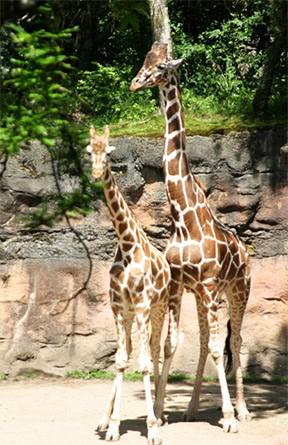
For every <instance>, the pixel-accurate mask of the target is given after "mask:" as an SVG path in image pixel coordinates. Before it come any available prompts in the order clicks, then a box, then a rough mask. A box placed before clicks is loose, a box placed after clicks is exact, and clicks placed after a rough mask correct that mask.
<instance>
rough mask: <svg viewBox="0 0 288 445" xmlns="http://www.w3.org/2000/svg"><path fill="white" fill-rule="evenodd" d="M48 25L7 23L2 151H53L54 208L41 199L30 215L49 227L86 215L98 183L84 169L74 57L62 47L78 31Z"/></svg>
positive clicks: (83, 135) (34, 224) (34, 222)
mask: <svg viewBox="0 0 288 445" xmlns="http://www.w3.org/2000/svg"><path fill="white" fill-rule="evenodd" d="M49 12H51V10H50V8H49V7H46V9H45V8H44V9H43V7H42V8H41V13H42V14H43V13H45V14H46V13H49ZM45 23H46V21H45V20H43V19H42V21H41V23H40V25H41V26H40V27H39V26H38V25H37V23H36V24H35V25H34V29H33V30H31V29H30V30H29V32H28V30H26V29H24V27H22V26H20V25H16V24H12V23H11V24H9V25H7V26H6V34H7V36H8V37H9V39H10V46H11V49H10V53H9V54H10V55H11V54H12V57H10V60H9V63H7V64H6V66H7V69H6V70H4V72H3V70H2V77H3V83H4V88H5V91H4V97H2V101H1V106H2V109H1V111H2V113H1V126H2V130H1V135H0V144H1V152H0V155H1V157H3V159H5V158H6V159H7V157H8V156H11V155H14V154H16V153H17V152H18V151H19V149H20V148H26V149H29V144H30V141H32V140H38V141H39V142H41V144H43V145H44V146H45V147H46V149H47V151H48V153H49V155H50V160H51V164H52V169H53V173H54V178H55V182H56V187H57V196H55V199H54V204H53V206H51V203H50V204H49V203H48V202H47V201H46V202H44V201H43V204H42V206H39V207H38V208H37V210H36V212H35V213H34V214H33V215H31V217H29V218H28V219H27V224H28V225H30V226H31V227H37V226H38V225H48V226H51V225H52V224H53V222H54V221H57V220H60V219H61V218H63V217H74V216H76V215H77V214H78V213H81V214H86V213H87V212H89V211H91V209H92V206H91V202H92V201H93V200H94V199H95V198H96V197H98V196H99V186H98V185H94V184H90V182H89V179H88V176H87V175H86V174H85V173H84V168H83V161H82V158H83V153H82V150H83V148H84V145H86V142H85V139H86V138H87V136H88V131H87V130H85V129H83V128H81V127H80V126H79V124H76V122H74V121H73V111H74V110H75V109H76V108H77V106H78V100H77V97H76V96H75V94H74V93H73V91H72V90H71V88H70V85H69V81H70V77H71V73H73V67H72V63H71V62H72V58H71V57H68V56H67V55H65V54H63V51H62V49H61V44H62V43H63V42H64V41H65V42H66V41H67V40H69V39H70V38H72V36H73V35H74V34H75V32H76V29H75V28H74V29H64V30H61V31H59V32H51V31H50V30H48V29H44V26H45ZM68 173H69V174H70V175H71V174H72V175H74V176H75V175H76V176H77V177H78V183H77V186H76V187H75V189H74V190H73V191H72V192H71V193H66V194H63V192H62V190H61V186H60V177H61V176H62V175H63V174H68ZM100 192H101V191H100ZM101 195H102V193H101Z"/></svg>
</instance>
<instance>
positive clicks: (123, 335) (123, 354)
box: [104, 307, 133, 441]
mask: <svg viewBox="0 0 288 445" xmlns="http://www.w3.org/2000/svg"><path fill="white" fill-rule="evenodd" d="M113 309H114V311H115V312H116V313H115V312H114V313H115V321H116V328H117V352H116V368H117V375H116V379H115V382H114V385H115V387H114V385H113V391H112V396H113V403H112V409H111V410H110V412H109V411H108V417H107V418H106V419H105V418H104V420H105V424H106V423H107V420H108V422H109V426H108V430H107V433H106V436H105V440H106V441H117V440H119V439H120V433H119V429H120V399H121V392H122V383H123V374H124V371H125V369H126V366H127V361H128V352H129V345H130V331H131V325H132V321H133V317H132V316H130V315H127V314H125V313H122V311H120V310H119V309H118V310H117V311H116V309H115V307H114V308H113ZM127 349H128V352H127ZM111 400H112V397H111ZM104 416H105V414H104Z"/></svg>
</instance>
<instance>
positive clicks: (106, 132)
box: [104, 125, 110, 140]
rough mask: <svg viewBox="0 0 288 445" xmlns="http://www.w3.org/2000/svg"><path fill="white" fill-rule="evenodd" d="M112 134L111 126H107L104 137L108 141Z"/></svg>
mask: <svg viewBox="0 0 288 445" xmlns="http://www.w3.org/2000/svg"><path fill="white" fill-rule="evenodd" d="M109 134H110V130H109V125H106V126H105V130H104V137H105V138H106V139H107V140H108V138H109Z"/></svg>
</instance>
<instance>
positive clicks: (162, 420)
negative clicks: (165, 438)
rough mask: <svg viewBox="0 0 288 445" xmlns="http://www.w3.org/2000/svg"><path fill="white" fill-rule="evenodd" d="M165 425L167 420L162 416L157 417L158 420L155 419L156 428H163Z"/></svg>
mask: <svg viewBox="0 0 288 445" xmlns="http://www.w3.org/2000/svg"><path fill="white" fill-rule="evenodd" d="M165 423H167V419H166V417H165V416H164V414H163V415H162V416H161V417H159V419H157V426H158V427H159V426H163V425H165Z"/></svg>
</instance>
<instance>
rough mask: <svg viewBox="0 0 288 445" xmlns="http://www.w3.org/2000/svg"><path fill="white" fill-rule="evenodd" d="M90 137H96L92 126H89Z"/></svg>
mask: <svg viewBox="0 0 288 445" xmlns="http://www.w3.org/2000/svg"><path fill="white" fill-rule="evenodd" d="M90 136H91V138H93V137H94V136H97V134H96V131H95V128H94V125H91V126H90Z"/></svg>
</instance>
